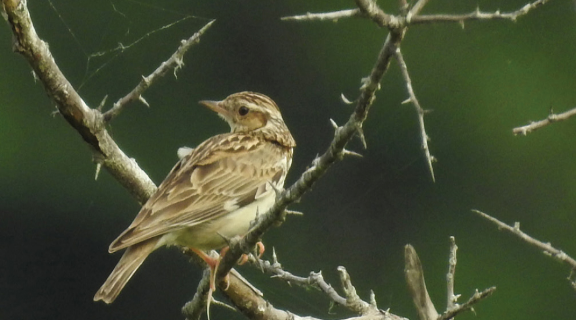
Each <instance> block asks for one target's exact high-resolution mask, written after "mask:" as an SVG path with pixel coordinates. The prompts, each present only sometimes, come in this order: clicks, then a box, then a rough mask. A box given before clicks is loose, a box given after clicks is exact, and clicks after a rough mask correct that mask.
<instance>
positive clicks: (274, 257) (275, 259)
mask: <svg viewBox="0 0 576 320" xmlns="http://www.w3.org/2000/svg"><path fill="white" fill-rule="evenodd" d="M277 264H278V265H280V263H278V256H277V255H276V248H274V247H272V265H273V266H275V265H277Z"/></svg>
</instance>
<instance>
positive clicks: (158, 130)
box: [0, 0, 576, 320]
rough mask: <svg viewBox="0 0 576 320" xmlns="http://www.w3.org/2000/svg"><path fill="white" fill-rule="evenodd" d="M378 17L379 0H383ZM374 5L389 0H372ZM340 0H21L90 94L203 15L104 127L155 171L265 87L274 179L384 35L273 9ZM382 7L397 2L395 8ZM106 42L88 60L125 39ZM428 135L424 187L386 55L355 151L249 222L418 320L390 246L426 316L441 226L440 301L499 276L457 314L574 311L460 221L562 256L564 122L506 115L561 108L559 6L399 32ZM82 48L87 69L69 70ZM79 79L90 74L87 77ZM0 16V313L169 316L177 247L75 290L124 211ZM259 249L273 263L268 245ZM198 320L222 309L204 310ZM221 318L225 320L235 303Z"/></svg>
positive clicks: (193, 274)
mask: <svg viewBox="0 0 576 320" xmlns="http://www.w3.org/2000/svg"><path fill="white" fill-rule="evenodd" d="M380 2H381V5H382V6H383V7H384V8H385V9H387V10H395V6H396V1H380ZM384 2H386V3H384ZM525 2H526V0H513V1H512V0H500V1H497V0H491V1H456V0H442V1H440V0H434V1H430V4H429V5H428V6H427V7H426V9H425V10H424V13H434V12H447V13H454V12H458V13H463V12H469V11H472V10H474V9H475V8H476V6H477V5H480V7H481V8H482V9H483V10H496V9H498V8H499V9H502V10H512V9H517V8H520V7H521V6H523V4H524V3H525ZM353 6H354V4H353V1H305V0H300V1H284V2H280V1H274V2H273V1H237V0H233V1H190V0H188V1H183V0H170V1H152V0H142V1H128V0H117V1H87V0H82V1H80V0H76V1H64V0H52V1H51V2H50V1H46V0H42V1H40V0H36V1H34V0H30V1H29V7H30V10H31V13H32V18H33V20H34V22H35V24H36V29H37V31H38V33H39V34H40V36H41V37H43V38H44V39H45V40H46V41H48V43H49V44H50V49H51V50H52V53H53V54H54V56H55V59H56V61H57V63H58V64H59V65H60V67H61V68H62V70H63V71H64V73H65V74H66V75H67V77H68V78H69V79H70V81H71V82H72V83H73V84H74V86H75V87H76V88H78V87H80V86H82V87H81V89H80V93H81V94H82V96H83V98H84V99H85V101H86V102H87V103H88V104H89V105H90V106H92V107H96V106H97V105H98V104H99V103H100V101H101V100H102V98H103V97H104V96H105V95H108V97H109V98H108V101H109V102H108V105H107V106H108V107H109V106H110V103H111V102H112V101H116V100H117V99H118V98H119V97H121V96H122V95H124V94H125V93H127V92H128V91H129V90H131V88H133V87H134V86H135V85H136V83H137V82H138V81H139V79H140V76H141V75H143V74H144V75H146V74H149V73H150V72H151V71H152V70H153V69H154V68H156V67H157V66H158V65H159V63H160V62H161V61H163V60H165V59H166V58H167V57H168V56H169V55H170V54H171V53H172V52H173V51H174V50H175V48H176V47H177V46H178V44H179V41H180V40H181V39H183V38H187V37H189V36H190V35H192V34H193V33H194V32H195V31H197V30H198V29H199V28H200V27H201V26H202V25H204V24H205V23H206V22H207V21H208V20H209V19H212V18H216V19H217V22H216V24H214V26H213V27H212V29H210V30H209V31H208V32H207V33H206V34H205V36H204V37H203V38H202V41H201V43H200V45H199V46H197V47H195V48H193V49H192V50H191V51H190V52H189V54H188V55H187V56H186V58H185V64H186V66H185V68H184V69H182V70H180V71H179V73H178V77H177V79H175V78H174V77H173V76H168V77H166V78H165V79H163V80H162V81H160V83H158V84H157V85H156V86H154V87H153V88H151V89H150V90H149V91H148V92H147V93H146V94H145V98H146V99H147V101H148V102H149V103H150V105H151V108H146V107H144V106H142V105H140V104H138V103H135V104H133V105H131V107H130V108H128V109H127V110H126V111H125V112H124V113H123V114H121V115H120V117H118V118H117V119H116V120H114V121H113V122H112V124H111V127H110V132H111V134H112V135H113V137H114V138H115V139H116V141H117V142H118V144H119V145H120V147H121V148H123V150H124V151H125V152H126V153H127V154H128V155H129V156H131V157H134V158H135V159H136V160H137V161H138V163H139V165H140V166H141V167H142V168H143V169H144V170H146V171H147V172H148V174H149V175H150V176H151V177H152V179H153V180H154V181H155V182H156V183H159V182H160V181H161V180H162V179H163V177H164V176H165V174H166V173H167V172H168V171H169V170H170V168H171V166H172V165H173V164H174V163H175V162H176V160H177V158H176V150H177V148H178V147H180V146H183V145H189V146H194V145H196V144H198V143H199V142H201V141H203V140H204V139H206V138H207V137H209V136H211V135H214V134H217V133H221V132H224V131H227V130H228V127H227V125H226V124H225V123H223V122H222V121H221V120H219V119H218V118H217V117H216V116H215V115H213V114H211V112H210V111H209V110H206V109H205V108H202V107H201V106H199V105H198V104H197V101H199V100H201V99H222V98H224V97H225V96H227V95H228V94H230V93H233V92H237V91H241V90H253V91H259V92H263V93H265V94H267V95H269V96H271V97H272V98H273V99H275V101H276V102H277V103H278V104H279V105H280V107H281V108H282V111H283V114H284V118H285V120H286V123H287V124H288V126H289V127H290V129H291V131H292V133H293V135H294V137H295V139H296V141H297V143H298V147H297V149H296V153H295V159H294V164H293V168H292V172H291V174H290V175H289V177H288V182H289V183H290V182H293V181H294V180H295V179H296V178H297V177H298V176H299V174H300V173H301V172H302V171H303V170H304V169H305V168H306V166H308V165H309V163H310V161H311V160H312V159H313V158H314V156H315V155H316V154H317V153H318V152H323V151H324V150H325V148H326V147H327V145H328V143H329V141H330V139H331V137H332V134H333V131H332V128H331V126H330V123H329V118H332V119H334V120H335V121H336V122H338V123H343V122H345V121H346V120H347V118H348V115H349V114H350V112H351V107H349V106H346V105H344V104H343V103H342V102H341V101H340V99H339V96H340V94H341V93H344V94H345V95H346V96H347V97H348V98H350V99H354V98H355V97H356V96H357V94H358V88H359V86H360V79H361V78H362V77H365V76H366V75H368V74H369V71H370V69H371V67H372V65H373V64H374V61H375V59H376V55H377V53H378V51H379V49H380V47H381V45H382V43H383V41H384V38H385V35H386V31H385V30H383V29H379V28H378V27H376V26H375V25H374V24H373V23H372V22H370V21H368V20H362V19H348V20H341V21H339V22H337V23H333V22H306V23H295V22H281V21H280V20H279V18H280V17H282V16H286V15H292V14H299V13H305V12H308V11H310V12H318V11H331V10H340V9H346V8H352V7H353ZM392 12H395V11H392ZM186 15H193V16H195V18H190V19H188V20H185V21H184V22H182V23H179V24H177V25H175V26H174V27H171V28H169V29H167V30H163V31H158V32H156V33H153V34H151V35H150V36H149V37H147V38H145V39H144V40H143V41H141V42H139V43H138V44H137V45H134V46H133V47H130V48H129V49H127V50H125V51H123V52H121V53H119V54H117V53H109V54H107V55H105V56H103V57H98V58H91V59H88V57H89V55H91V54H93V53H96V52H101V51H106V50H107V49H110V48H114V47H116V46H117V44H118V43H120V42H121V43H123V44H124V45H127V44H129V43H131V42H133V41H135V40H136V39H138V38H140V37H141V36H143V35H144V34H146V33H149V32H151V31H154V30H157V29H158V28H160V27H162V26H164V25H167V24H169V23H172V22H174V21H177V20H178V19H181V18H183V17H184V16H186ZM402 50H403V52H404V55H405V59H406V61H407V63H408V67H409V70H410V72H411V75H412V80H413V83H414V88H415V90H416V93H417V94H418V97H419V99H420V102H421V104H422V105H423V106H424V107H425V108H426V109H433V110H434V112H433V113H431V114H429V115H428V116H427V117H426V124H427V130H428V133H429V135H430V136H431V138H432V141H431V144H430V146H431V151H432V153H433V154H434V155H435V156H436V157H437V158H438V160H439V161H438V163H437V164H435V170H436V180H437V182H436V183H432V182H431V179H430V178H429V175H428V173H427V169H426V164H425V161H424V159H423V156H422V152H421V151H420V147H419V145H420V142H419V132H418V125H417V119H416V114H415V111H414V109H413V107H412V106H410V105H401V102H402V101H403V100H405V99H406V98H407V94H406V88H405V85H404V83H403V81H402V79H401V76H400V73H399V69H398V67H397V66H396V65H393V66H392V68H391V70H390V72H389V73H388V74H387V75H386V77H385V79H384V81H383V83H382V90H380V91H379V92H378V96H377V100H376V102H375V104H374V107H373V109H372V112H371V114H370V116H369V119H368V121H367V122H366V123H365V126H364V127H365V132H366V138H367V142H368V146H369V148H368V150H362V147H361V145H360V143H359V142H358V141H354V143H353V144H352V145H351V148H352V149H354V150H356V151H360V152H361V153H362V154H364V158H362V159H359V158H347V159H345V160H344V161H343V162H341V163H339V164H337V165H336V166H334V168H333V169H332V170H330V172H329V173H328V174H327V175H326V176H325V177H324V178H323V179H322V180H321V181H320V182H319V183H318V184H317V185H316V186H315V187H314V189H313V191H312V192H310V193H309V194H307V195H306V196H305V197H304V198H303V200H302V202H301V203H300V204H297V205H294V206H293V207H292V209H295V210H300V211H303V212H305V215H304V216H303V217H290V218H289V219H288V221H287V222H286V223H285V224H284V225H283V226H282V227H281V228H277V229H273V230H271V231H270V232H269V233H268V234H266V236H265V238H264V241H265V243H266V245H267V247H268V248H269V249H270V251H268V252H271V248H272V247H275V248H276V252H277V253H278V256H279V258H280V261H281V262H282V263H283V265H284V266H285V267H286V269H287V270H289V271H292V272H294V273H297V274H300V275H306V274H308V273H309V272H310V271H318V270H322V271H323V273H324V275H325V277H326V278H327V279H328V280H329V281H330V282H332V283H333V284H334V285H336V286H337V284H338V283H337V277H336V272H335V269H336V267H337V266H340V265H343V266H346V267H347V269H348V271H349V272H350V274H351V276H352V279H353V281H354V283H355V285H356V288H357V290H358V292H359V293H360V295H361V296H362V297H364V298H367V297H368V293H369V290H370V289H373V290H374V291H375V293H376V297H377V300H378V302H379V306H380V307H381V308H383V309H387V308H391V311H392V312H394V313H397V314H400V315H403V316H406V317H409V318H411V319H416V313H415V311H414V308H413V307H412V302H411V299H410V296H409V294H408V292H407V290H406V288H405V284H404V279H403V277H404V276H403V246H404V245H405V244H407V243H411V244H412V245H414V247H415V248H416V250H417V251H418V252H419V254H420V257H421V259H422V261H423V263H424V267H425V271H426V276H427V281H428V288H429V290H430V293H431V295H432V299H433V300H434V301H435V303H436V305H437V307H438V309H444V308H445V273H446V270H447V257H448V244H449V240H448V238H449V236H455V237H456V240H457V243H458V246H459V251H458V267H457V275H456V292H457V293H461V294H462V295H463V297H462V298H461V300H460V301H462V302H463V301H465V299H467V298H468V297H469V296H470V295H471V294H472V293H473V292H474V289H476V288H479V289H483V288H486V287H489V286H492V285H496V286H497V287H498V290H497V292H496V294H495V295H494V296H493V297H491V298H489V299H488V300H486V301H485V302H483V303H481V304H480V305H478V306H477V307H476V313H477V315H476V316H474V315H473V314H471V313H469V314H466V315H463V316H460V317H459V318H460V319H526V320H528V319H574V317H575V314H576V298H575V295H576V294H575V292H574V290H573V289H572V288H570V286H569V284H568V282H567V281H566V277H567V276H568V274H569V270H568V268H567V267H565V266H563V265H561V264H559V263H557V262H556V261H554V260H552V259H550V258H548V257H545V256H544V255H542V254H541V253H540V252H539V251H538V250H536V249H534V248H531V247H529V246H528V245H526V244H524V243H522V242H520V241H519V240H517V239H516V238H513V237H512V236H510V235H507V234H503V233H501V232H499V231H498V230H497V229H496V228H495V227H493V226H492V225H489V224H488V223H487V222H486V221H483V220H481V219H480V218H478V217H477V216H475V215H473V214H472V213H471V212H470V209H472V208H476V209H481V210H484V211H486V212H488V213H491V214H493V215H495V216H497V217H499V218H501V219H502V220H504V221H506V222H508V223H512V222H514V221H520V222H521V223H522V228H523V230H525V231H527V232H528V233H530V234H532V235H533V236H535V237H537V238H539V239H542V240H544V241H551V242H552V243H553V244H554V245H557V246H558V247H560V248H562V249H564V250H565V251H566V252H567V253H568V254H572V255H573V256H574V255H576V242H575V237H574V234H575V232H576V212H575V210H576V185H575V183H576V161H575V160H574V159H575V158H576V148H575V142H576V136H575V133H576V119H574V120H572V121H568V122H565V123H557V124H554V125H553V126H550V127H547V128H544V129H542V130H540V131H537V132H535V133H532V134H530V135H529V136H527V137H514V136H513V135H512V131H511V130H512V128H513V127H515V126H519V125H523V124H526V123H527V122H528V121H529V120H538V119H541V118H544V117H546V115H547V114H548V112H549V109H550V108H553V109H554V111H558V112H559V111H564V110H567V109H569V108H573V107H576V90H575V84H576V59H575V58H574V53H575V52H576V12H575V11H574V2H573V1H567V0H564V1H561V0H556V1H551V2H550V3H548V4H546V5H545V6H544V7H541V8H539V9H537V10H535V11H534V12H531V13H530V14H529V15H528V16H526V17H523V18H521V19H520V20H519V21H518V22H516V23H511V22H503V21H494V22H471V23H467V24H466V25H465V28H464V29H462V27H461V26H460V25H458V24H437V25H422V26H415V27H412V28H410V30H409V32H408V34H407V36H406V40H405V41H404V43H403V45H402ZM88 61H89V63H88ZM97 70H98V71H97ZM54 111H55V106H54V103H53V102H52V101H50V100H49V99H48V98H47V97H46V94H45V92H44V90H43V88H42V85H41V84H40V83H38V82H35V81H34V78H33V76H32V74H31V69H30V67H29V66H28V65H27V63H26V62H25V61H24V59H23V58H22V57H20V56H18V55H16V54H14V53H12V51H11V31H10V29H9V27H8V25H6V24H5V25H4V26H3V27H1V28H0V199H1V200H0V319H73V318H75V319H181V318H182V317H181V315H180V307H181V306H182V305H183V304H184V303H185V302H186V301H187V300H188V299H190V298H191V297H192V295H193V293H194V290H195V287H196V284H197V281H198V278H199V275H200V274H201V270H200V269H199V268H198V267H196V266H194V265H190V264H188V263H187V259H186V258H185V257H184V256H182V255H181V254H179V252H178V251H177V250H176V249H170V250H160V251H158V252H156V253H155V254H153V255H152V256H151V257H150V258H149V259H148V260H147V262H146V263H144V265H143V266H142V268H141V269H140V270H139V271H138V272H137V273H136V275H135V276H134V277H133V279H132V280H131V282H130V283H129V284H128V286H127V287H126V289H125V290H124V291H123V292H122V294H121V295H120V297H119V298H118V300H117V301H116V302H115V303H113V304H112V305H110V306H107V305H104V304H102V303H94V302H92V297H93V295H94V293H95V291H96V290H97V289H98V287H99V286H100V285H101V284H102V282H103V281H104V280H105V278H106V277H107V275H108V273H109V272H110V271H111V270H112V268H113V267H114V265H115V264H116V262H117V260H118V259H119V256H120V255H119V254H115V255H109V254H108V253H107V248H108V244H109V243H110V242H111V241H112V240H113V239H114V238H115V237H116V236H117V235H118V234H119V233H120V232H121V231H122V230H123V229H124V228H126V227H127V226H128V224H129V223H130V222H131V220H132V219H133V217H134V215H135V214H136V213H137V211H138V209H139V207H138V205H137V204H136V202H135V201H134V200H133V199H132V198H131V197H130V195H129V194H128V192H126V190H124V189H123V188H122V187H120V186H119V184H118V183H117V182H116V181H115V180H113V179H112V178H111V177H110V176H109V175H108V174H107V173H106V172H103V173H102V174H101V175H100V178H99V179H98V181H94V171H95V166H94V164H93V163H92V161H91V153H90V151H89V149H88V147H87V146H86V145H85V143H84V142H83V141H82V140H81V139H80V138H79V136H78V135H77V134H76V132H75V131H74V130H73V129H72V128H71V127H70V126H69V125H68V124H67V123H66V122H65V121H64V120H63V119H62V118H61V117H60V116H58V115H54V114H53V112H54ZM266 257H268V258H269V257H270V256H269V255H266ZM240 269H241V270H242V271H244V272H245V274H246V276H247V277H248V278H249V279H250V280H252V281H253V282H254V283H255V284H256V285H257V286H259V287H260V288H261V289H263V290H264V292H265V296H266V297H267V298H268V299H270V301H272V302H273V303H274V304H275V305H276V306H277V307H281V308H289V309H290V310H292V311H293V312H295V313H297V314H301V315H306V314H311V315H314V316H318V317H323V318H342V317H344V316H348V315H349V314H348V313H347V312H346V311H344V310H342V309H340V308H336V309H335V310H334V311H333V312H334V314H330V315H327V309H328V300H327V299H326V298H325V297H324V296H323V295H322V294H320V293H318V292H306V291H304V290H302V289H300V288H291V287H288V286H287V285H285V284H284V283H281V282H279V281H277V280H274V279H268V278H267V277H266V276H263V275H261V274H260V273H259V272H258V271H256V270H253V269H252V268H250V267H241V268H240ZM212 314H213V319H217V318H219V317H220V318H226V317H230V316H231V313H230V312H229V311H225V310H222V309H220V308H217V307H214V308H213V310H212ZM234 317H236V318H240V317H241V316H239V315H234Z"/></svg>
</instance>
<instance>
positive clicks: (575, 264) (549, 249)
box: [472, 209, 576, 289]
mask: <svg viewBox="0 0 576 320" xmlns="http://www.w3.org/2000/svg"><path fill="white" fill-rule="evenodd" d="M472 212H474V213H476V214H478V215H479V216H481V217H482V218H484V219H486V220H488V221H490V222H492V223H494V224H495V225H496V226H498V229H501V230H506V231H508V232H510V233H512V234H513V235H516V236H517V237H518V238H520V239H522V240H524V242H526V243H528V244H530V245H532V246H535V247H536V248H538V249H540V250H542V251H543V253H544V254H545V255H547V256H551V257H554V258H556V259H558V260H559V261H561V262H564V263H566V264H567V265H568V266H570V268H571V274H570V277H568V280H569V281H570V284H571V285H572V286H573V287H574V286H575V285H576V281H573V280H572V278H571V276H572V272H574V271H575V270H576V260H574V258H572V257H570V256H569V255H567V254H566V253H564V251H562V250H560V249H556V248H554V247H553V246H552V245H551V244H550V243H549V242H548V243H544V242H542V241H540V240H537V239H534V238H532V237H531V236H529V235H528V234H526V233H524V232H522V231H521V230H520V223H519V222H515V223H514V226H510V225H507V224H506V223H504V222H502V221H500V220H498V219H496V218H494V217H492V216H491V215H489V214H487V213H484V212H482V211H479V210H475V209H473V210H472ZM575 289H576V287H575Z"/></svg>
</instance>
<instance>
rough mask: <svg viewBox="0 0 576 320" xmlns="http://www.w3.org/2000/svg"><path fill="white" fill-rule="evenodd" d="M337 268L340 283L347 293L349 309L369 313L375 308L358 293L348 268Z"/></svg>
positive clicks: (359, 312) (362, 313) (363, 313)
mask: <svg viewBox="0 0 576 320" xmlns="http://www.w3.org/2000/svg"><path fill="white" fill-rule="evenodd" d="M336 270H338V275H339V276H340V283H341V284H342V289H344V293H345V294H346V306H347V307H348V309H350V310H352V311H354V312H356V313H358V314H361V315H365V314H369V313H370V312H371V311H372V310H373V309H374V306H373V305H371V304H370V303H368V302H366V301H363V300H362V299H360V296H358V294H357V293H356V288H355V287H354V286H353V285H352V280H351V279H350V275H349V274H348V271H346V268H344V267H342V266H340V267H338V268H337V269H336Z"/></svg>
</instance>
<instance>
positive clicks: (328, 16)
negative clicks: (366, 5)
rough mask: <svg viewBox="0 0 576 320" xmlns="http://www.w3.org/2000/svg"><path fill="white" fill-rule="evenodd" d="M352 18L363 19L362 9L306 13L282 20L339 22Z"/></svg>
mask: <svg viewBox="0 0 576 320" xmlns="http://www.w3.org/2000/svg"><path fill="white" fill-rule="evenodd" d="M350 17H362V12H360V9H349V10H340V11H335V12H326V13H310V12H308V13H306V14H303V15H296V16H290V17H283V18H280V19H281V20H283V21H291V20H294V21H301V20H320V21H322V20H331V21H338V19H342V18H350Z"/></svg>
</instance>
